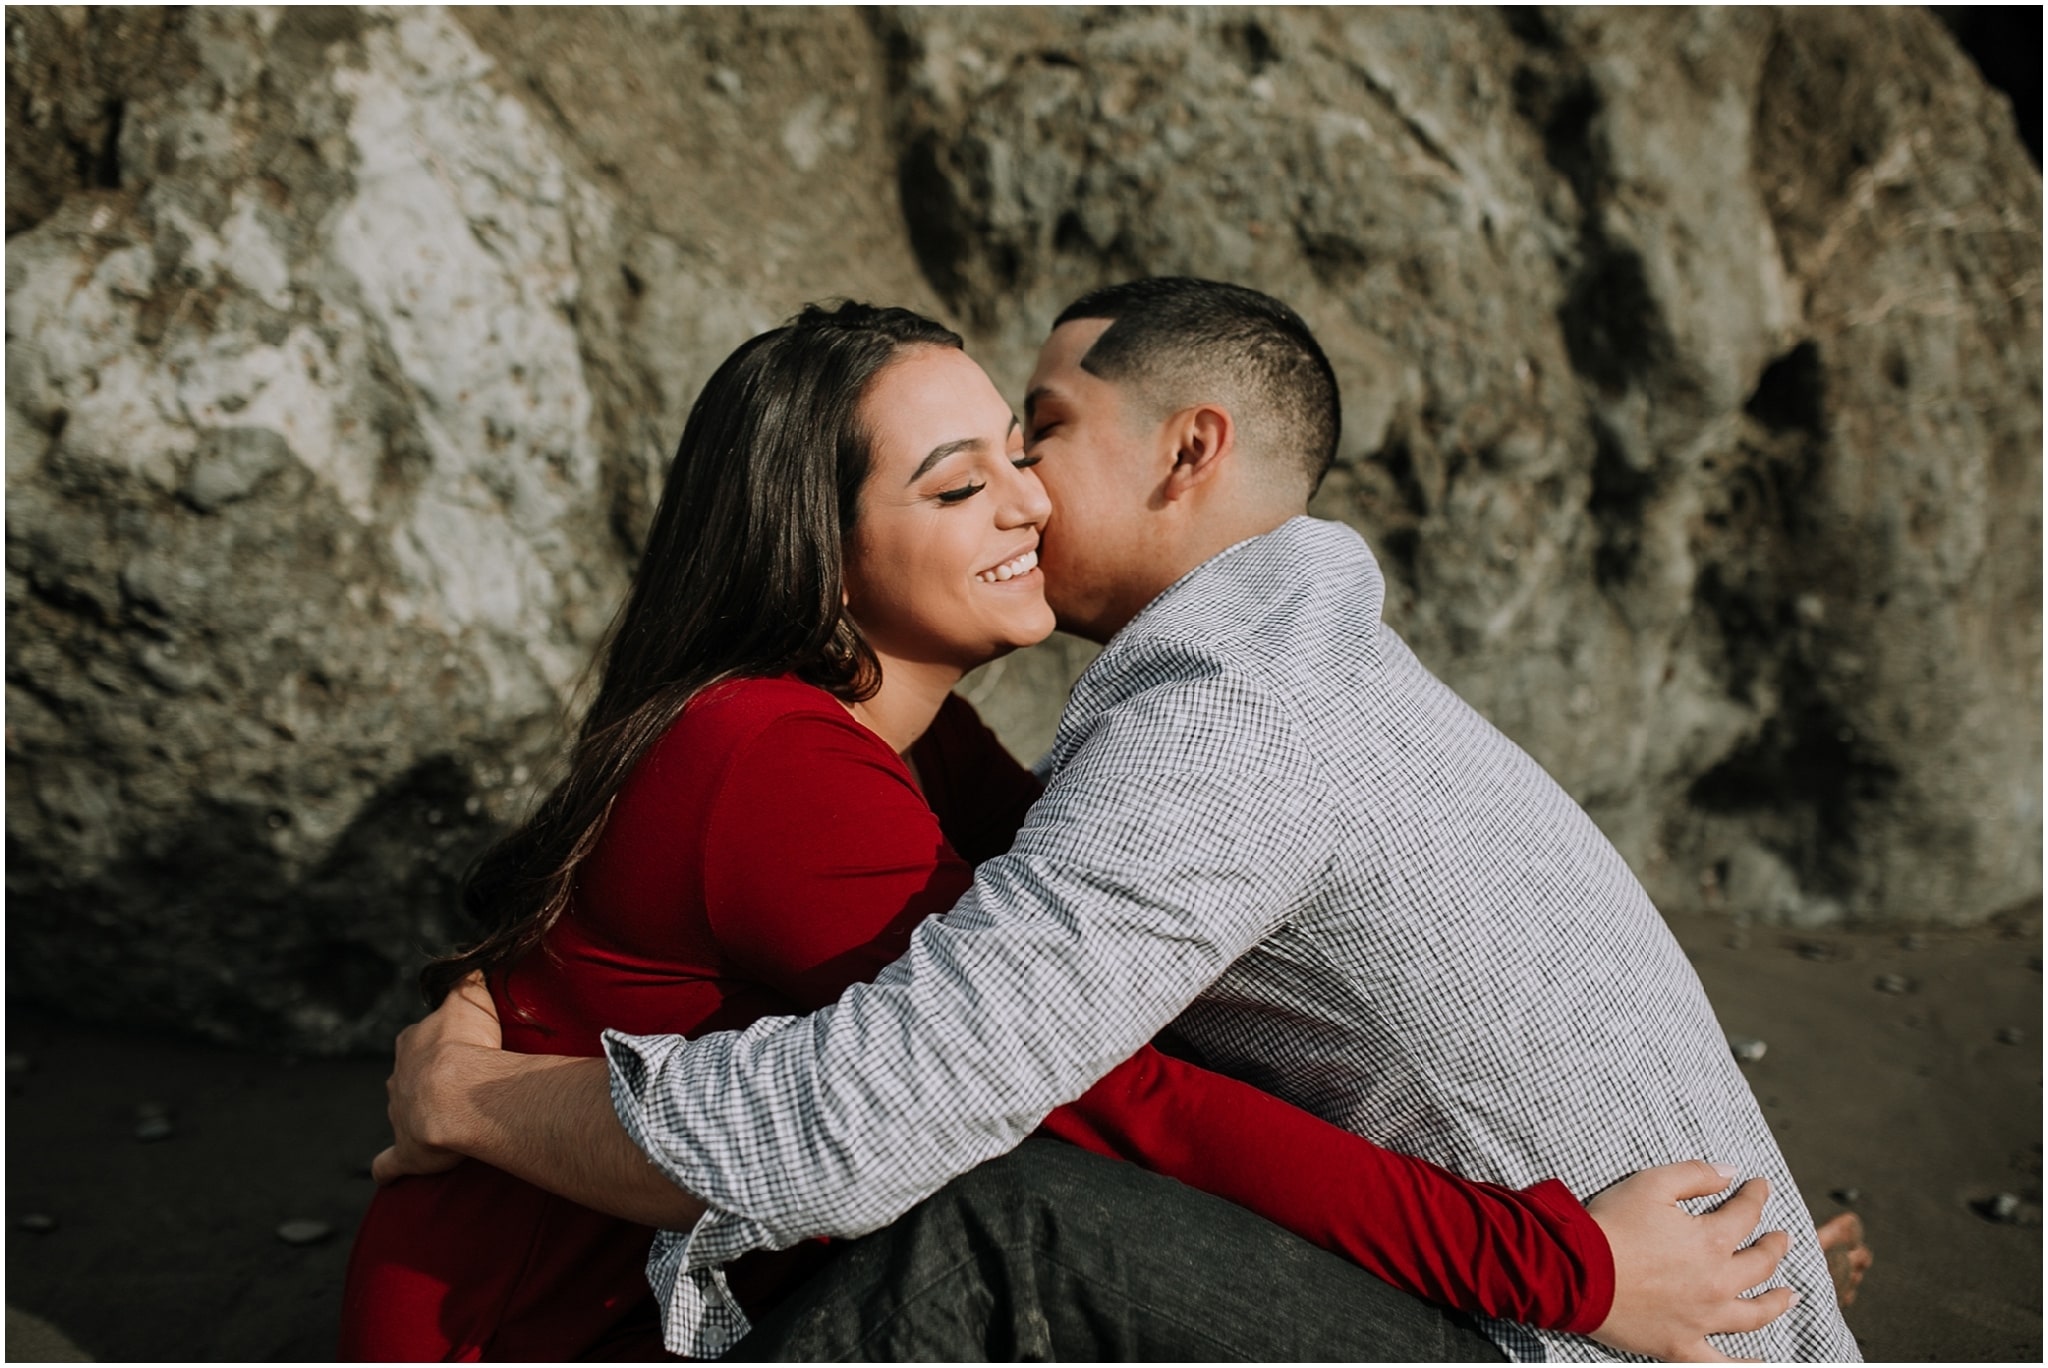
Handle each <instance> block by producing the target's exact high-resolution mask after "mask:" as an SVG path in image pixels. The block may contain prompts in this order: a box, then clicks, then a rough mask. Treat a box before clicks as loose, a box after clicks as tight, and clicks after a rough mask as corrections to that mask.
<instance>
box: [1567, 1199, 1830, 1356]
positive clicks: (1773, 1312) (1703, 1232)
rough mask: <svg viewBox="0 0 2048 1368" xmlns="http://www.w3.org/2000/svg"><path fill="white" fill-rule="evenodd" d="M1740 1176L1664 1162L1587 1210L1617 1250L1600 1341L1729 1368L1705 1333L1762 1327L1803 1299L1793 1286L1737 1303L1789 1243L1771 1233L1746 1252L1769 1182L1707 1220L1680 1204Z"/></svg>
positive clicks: (1729, 1202)
mask: <svg viewBox="0 0 2048 1368" xmlns="http://www.w3.org/2000/svg"><path fill="white" fill-rule="evenodd" d="M1734 1176H1735V1172H1734V1170H1733V1169H1726V1168H1722V1167H1719V1166H1716V1165H1714V1164H1709V1163H1707V1162H1706V1161H1704V1160H1698V1159H1695V1160H1689V1161H1687V1162H1685V1163H1682V1164H1665V1165H1663V1166H1662V1167H1660V1168H1653V1169H1644V1170H1643V1171H1642V1172H1641V1173H1638V1174H1636V1175H1634V1176H1633V1177H1630V1178H1627V1179H1624V1180H1623V1181H1621V1182H1619V1183H1616V1184H1614V1185H1613V1186H1612V1187H1610V1188H1607V1189H1605V1190H1604V1191H1602V1192H1600V1193H1599V1194H1598V1195H1596V1196H1595V1197H1594V1198H1593V1200H1592V1201H1590V1202H1588V1203H1586V1210H1587V1211H1588V1212H1589V1213H1591V1215H1592V1217H1593V1219H1594V1221H1596V1222H1598V1223H1599V1226H1600V1229H1601V1230H1602V1231H1604V1232H1606V1235H1607V1243H1608V1246H1609V1247H1610V1248H1611V1249H1612V1250H1613V1251H1614V1307H1613V1309H1612V1310H1611V1311H1609V1312H1608V1315H1607V1319H1606V1320H1605V1321H1603V1322H1601V1325H1600V1328H1599V1329H1597V1330H1595V1331H1594V1332H1593V1338H1594V1339H1596V1340H1599V1341H1600V1342H1601V1343H1602V1344H1607V1345H1611V1346H1613V1347H1614V1348H1616V1349H1626V1350H1629V1351H1631V1352H1633V1353H1637V1354H1647V1355H1649V1356H1650V1357H1651V1358H1658V1359H1666V1360H1670V1361H1685V1362H1726V1361H1727V1355H1725V1354H1723V1353H1721V1352H1720V1351H1719V1350H1717V1349H1715V1348H1714V1346H1713V1345H1711V1344H1709V1343H1707V1336H1708V1335H1716V1334H1731V1333H1734V1332H1737V1331H1744V1330H1756V1329H1760V1328H1762V1327H1763V1326H1765V1325H1768V1324H1770V1322H1772V1321H1774V1320H1776V1319H1777V1318H1778V1317H1779V1316H1782V1315H1783V1314H1785V1312H1786V1311H1788V1310H1790V1309H1791V1308H1792V1306H1793V1305H1794V1304H1795V1303H1796V1302H1797V1301H1798V1300H1799V1294H1798V1293H1796V1292H1794V1291H1793V1290H1792V1289H1791V1288H1789V1287H1780V1288H1776V1289H1774V1290H1772V1291H1769V1292H1764V1293H1760V1294H1759V1295H1757V1296H1755V1297H1750V1298H1746V1299H1745V1298H1743V1297H1741V1296H1739V1295H1737V1294H1739V1293H1742V1292H1746V1291H1748V1290H1749V1289H1750V1288H1752V1287H1755V1286H1757V1285H1758V1284H1759V1283H1761V1282H1763V1281H1764V1280H1765V1279H1766V1278H1768V1277H1770V1276H1771V1274H1772V1273H1774V1272H1775V1271H1776V1270H1777V1267H1778V1261H1779V1260H1780V1259H1783V1258H1784V1257H1785V1250H1786V1249H1787V1248H1788V1247H1789V1245H1790V1243H1791V1241H1790V1240H1789V1238H1788V1237H1787V1236H1786V1234H1785V1232H1784V1231H1782V1230H1774V1231H1771V1232H1769V1233H1768V1234H1766V1235H1764V1236H1762V1237H1761V1238H1759V1239H1758V1240H1757V1241H1756V1243H1755V1244H1752V1245H1750V1246H1749V1247H1748V1248H1747V1249H1740V1248H1739V1246H1741V1245H1742V1244H1743V1242H1744V1241H1746V1240H1748V1239H1749V1235H1750V1232H1751V1231H1753V1230H1755V1229H1756V1225H1757V1221H1758V1220H1759V1219H1760V1218H1761V1217H1762V1215H1763V1210H1764V1199H1765V1198H1766V1197H1768V1196H1769V1195H1770V1191H1771V1189H1770V1184H1768V1183H1766V1182H1765V1181H1764V1180H1763V1179H1761V1178H1756V1179H1752V1180H1751V1181H1749V1182H1747V1183H1744V1184H1743V1185H1742V1186H1741V1187H1740V1188H1739V1189H1737V1190H1736V1193H1735V1195H1734V1196H1733V1197H1730V1198H1729V1199H1728V1200H1727V1201H1726V1202H1723V1203H1722V1204H1721V1205H1720V1207H1718V1208H1717V1209H1715V1210H1713V1211H1710V1212H1708V1213H1707V1214H1706V1215H1704V1216H1694V1215H1691V1214H1690V1213H1688V1212H1687V1211H1686V1210H1685V1209H1684V1208H1683V1207H1681V1206H1679V1205H1678V1202H1679V1200H1680V1199H1681V1198H1686V1197H1711V1196H1713V1195H1714V1194H1715V1193H1717V1192H1721V1191H1722V1190H1724V1189H1725V1188H1726V1187H1727V1186H1728V1183H1729V1181H1730V1180H1731V1179H1732V1178H1733V1177H1734Z"/></svg>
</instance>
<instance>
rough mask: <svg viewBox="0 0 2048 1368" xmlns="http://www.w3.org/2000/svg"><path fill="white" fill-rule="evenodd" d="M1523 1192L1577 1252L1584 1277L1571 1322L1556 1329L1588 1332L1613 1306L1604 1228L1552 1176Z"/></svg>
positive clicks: (1611, 1256)
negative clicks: (1579, 1297)
mask: <svg viewBox="0 0 2048 1368" xmlns="http://www.w3.org/2000/svg"><path fill="white" fill-rule="evenodd" d="M1522 1195H1523V1196H1524V1197H1525V1198H1527V1199H1528V1200H1529V1202H1530V1204H1531V1205H1532V1206H1534V1207H1536V1208H1537V1210H1538V1211H1540V1212H1541V1213H1542V1214H1543V1215H1545V1216H1547V1217H1548V1218H1549V1220H1548V1222H1547V1224H1549V1226H1550V1228H1551V1231H1552V1232H1553V1233H1554V1234H1556V1235H1557V1237H1558V1238H1559V1240H1560V1241H1561V1242H1562V1243H1563V1244H1564V1246H1565V1247H1566V1248H1567V1249H1569V1250H1570V1251H1571V1252H1572V1254H1573V1255H1575V1256H1576V1258H1577V1260H1578V1264H1579V1268H1580V1270H1581V1271H1582V1275H1583V1278H1584V1282H1583V1285H1582V1292H1581V1299H1580V1301H1579V1304H1578V1306H1577V1307H1576V1308H1574V1310H1573V1313H1572V1318H1571V1320H1570V1322H1569V1323H1567V1324H1565V1325H1561V1326H1559V1327H1558V1329H1560V1330H1563V1331H1565V1332H1566V1333H1568V1334H1573V1335H1590V1334H1592V1333H1593V1332H1594V1331H1595V1330H1598V1329H1599V1328H1600V1326H1601V1324H1602V1323H1603V1322H1604V1321H1606V1319H1607V1315H1608V1313H1609V1312H1611V1311H1612V1310H1614V1250H1613V1249H1612V1248H1611V1247H1610V1246H1609V1245H1608V1243H1607V1232H1606V1231H1604V1230H1602V1229H1601V1228H1600V1223H1599V1222H1598V1221H1595V1220H1594V1219H1593V1217H1592V1214H1591V1213H1590V1212H1588V1211H1587V1210H1586V1208H1585V1206H1584V1205H1583V1204H1581V1203H1580V1201H1579V1199H1578V1198H1577V1197H1574V1196H1573V1195H1572V1190H1571V1189H1570V1188H1568V1187H1566V1186H1565V1185H1564V1184H1563V1183H1560V1182H1559V1181H1558V1180H1557V1179H1555V1178H1546V1179H1544V1180H1543V1181H1542V1182H1540V1183H1538V1184H1536V1185H1535V1186H1534V1187H1527V1188H1523V1189H1522Z"/></svg>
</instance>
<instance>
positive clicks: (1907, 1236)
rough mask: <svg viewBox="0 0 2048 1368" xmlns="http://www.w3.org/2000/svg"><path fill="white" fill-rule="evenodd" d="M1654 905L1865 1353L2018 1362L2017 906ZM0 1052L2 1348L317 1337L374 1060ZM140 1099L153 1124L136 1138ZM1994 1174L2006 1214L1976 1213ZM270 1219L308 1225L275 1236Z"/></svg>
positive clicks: (180, 1052) (2023, 1345) (53, 1042)
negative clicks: (1843, 1219) (1794, 924)
mask: <svg viewBox="0 0 2048 1368" xmlns="http://www.w3.org/2000/svg"><path fill="white" fill-rule="evenodd" d="M1674 929H1675V930H1676V931H1677V932H1678V935H1679V939H1680V940H1681V942H1682V943H1683V944H1684V945H1685V946H1686V948H1687V950H1688V951H1689V952H1690V953H1691V954H1692V955H1693V958H1694V962H1695V964H1696V965H1697V966H1698V968H1699V971H1700V976H1701V978H1702V980H1703V981H1704V982H1705V983H1706V985H1707V990H1708V993H1709V995H1710V996H1711V997H1712V998H1713V1000H1714V1003H1715V1005H1716V1007H1717V1008H1718V1010H1719V1011H1720V1013H1721V1018H1722V1023H1723V1025H1724V1026H1725V1027H1726V1028H1727V1030H1728V1031H1729V1033H1730V1034H1731V1035H1734V1036H1741V1037H1750V1038H1755V1039H1760V1040H1762V1041H1763V1042H1764V1043H1765V1046H1766V1049H1765V1053H1764V1055H1763V1057H1762V1058H1761V1059H1759V1060H1757V1061H1756V1062H1754V1063H1751V1064H1749V1065H1746V1066H1745V1067H1746V1070H1747V1072H1748V1073H1749V1076H1750V1078H1751V1081H1752V1084H1753V1085H1754V1087H1755V1089H1756V1092H1757V1096H1758V1099H1759V1100H1760V1101H1761V1102H1762V1103H1763V1106H1764V1110H1765V1113H1766V1114H1767V1115H1768V1116H1769V1117H1770V1118H1771V1120H1772V1124H1773V1125H1774V1127H1775V1128H1776V1129H1777V1131H1778V1134H1779V1137H1780V1140H1781V1142H1782V1143H1783V1145H1784V1148H1785V1153H1786V1155H1787V1157H1788V1158H1789V1159H1790V1161H1791V1164H1792V1169H1793V1172H1794V1173H1795V1174H1797V1175H1798V1176H1799V1180H1800V1184H1801V1187H1802V1189H1803V1191H1804V1192H1805V1194H1806V1197H1807V1200H1808V1203H1809V1205H1810V1206H1811V1208H1812V1210H1813V1211H1814V1213H1815V1216H1816V1217H1817V1218H1819V1219H1825V1218H1826V1217H1827V1216H1829V1215H1832V1214H1833V1213H1835V1212H1836V1211H1839V1210H1841V1209H1842V1205H1843V1200H1842V1199H1843V1198H1847V1199H1848V1200H1849V1201H1850V1202H1852V1203H1853V1205H1854V1207H1855V1209H1856V1210H1857V1211H1858V1212H1859V1213H1860V1214H1861V1215H1862V1217H1863V1219H1864V1221H1865V1223H1866V1225H1867V1226H1868V1227H1869V1232H1870V1239H1871V1243H1872V1245H1873V1247H1874V1248H1875V1250H1876V1252H1877V1259H1878V1262H1877V1264H1876V1266H1875V1268H1874V1269H1873V1270H1872V1271H1871V1273H1870V1275H1869V1277H1868V1279H1867V1280H1866V1281H1865V1283H1864V1288H1863V1292H1862V1295H1861V1297H1860V1298H1859V1299H1858V1301H1857V1303H1856V1305H1855V1306H1854V1307H1852V1308H1851V1309H1850V1312H1849V1323H1850V1325H1851V1327H1852V1328H1853V1329H1854V1330H1855V1331H1856V1334H1857V1337H1858V1339H1859V1340H1860V1341H1861V1342H1862V1344H1863V1348H1864V1353H1865V1354H1866V1356H1867V1357H1869V1358H1872V1359H1877V1360H1918V1359H1934V1360H2031V1361H2038V1360H2039V1359H2040V1358H2041V1352H2042V1329H2041V1327H2042V1321H2041V1271H2042V1270H2041V1224H2040V1211H2041V1117H2042V1111H2041V1104H2042V1098H2041V1058H2042V1056H2041V1045H2040V1040H2041V1025H2042V1020H2041V972H2040V965H2041V958H2040V957H2041V940H2040V927H2039V917H2038V914H2037V913H2036V914H2030V915H2028V916H2025V917H2018V918H2010V919H2007V920H2006V922H2005V923H2004V924H2003V925H2002V926H2000V927H1993V928H1987V929H1981V930H1976V931H1971V932H1924V933H1921V934H1920V935H1919V936H1917V937H1912V938H1908V937H1903V936H1901V935H1900V934H1899V933H1897V932H1830V933H1812V934H1795V933H1788V932H1781V931H1776V930H1749V931H1740V930H1737V929H1736V928H1734V927H1733V926H1732V925H1731V924H1730V923H1728V922H1726V921H1707V920H1680V921H1678V922H1676V924H1675V928H1674ZM1887 975H1896V976H1898V978H1897V980H1895V981H1889V986H1891V987H1893V988H1902V989H1903V991H1895V992H1888V991H1884V990H1883V989H1881V988H1880V987H1879V986H1878V984H1879V981H1880V980H1881V979H1883V978H1884V977H1885V976H1887ZM2001 1032H2006V1033H2007V1034H2008V1036H2010V1035H2011V1033H2013V1032H2018V1033H2019V1038H2018V1041H2017V1043H2007V1042H2006V1041H2003V1040H2001V1039H2000V1033H2001ZM7 1054H8V1074H7V1096H8V1103H9V1105H8V1110H7V1203H6V1205H7V1222H8V1231H7V1235H8V1238H7V1302H8V1305H9V1307H10V1310H9V1315H8V1321H7V1344H6V1350H7V1357H8V1358H10V1359H31V1358H35V1359H50V1358H57V1357H61V1356H64V1354H65V1353H66V1351H67V1349H69V1348H73V1347H75V1349H76V1350H78V1351H82V1353H83V1354H86V1355H90V1356H92V1357H94V1358H97V1359H101V1360H108V1359H201V1360H226V1359H318V1358H326V1357H331V1356H332V1352H333V1343H334V1333H335V1322H336V1316H337V1314H338V1311H339V1303H340V1289H341V1276H342V1269H343V1266H344V1264H345V1262H346V1260H347V1257H348V1242H349V1237H350V1234H351V1232H352V1231H353V1229H354V1225H355V1222H356V1220H357V1219H358V1218H359V1216H360V1214H361V1212H362V1209H363V1206H364V1204H365V1203H366V1202H367V1201H368V1198H369V1194H370V1182H369V1179H368V1176H367V1167H366V1166H367V1164H368V1162H369V1159H370V1156H371V1155H372V1154H374V1153H375V1152H376V1150H377V1149H378V1148H379V1146H380V1145H381V1144H382V1143H383V1141H384V1135H385V1130H384V1120H383V1079H384V1073H385V1068H384V1065H383V1063H382V1062H381V1061H377V1060H340V1061H335V1060H304V1061H294V1060H290V1059H280V1058H276V1057H266V1056H261V1055H255V1054H248V1053H237V1052H233V1051H228V1050H222V1049H217V1048H214V1047H210V1046H205V1045H198V1044H193V1043H189V1042H181V1041H172V1040H164V1039H160V1038H153V1037H147V1036H140V1035H135V1034H122V1033H118V1032H111V1031H105V1030H99V1029H91V1028H81V1027H75V1026H70V1025H66V1024H63V1023H61V1022H59V1021H57V1020H55V1019H53V1018H52V1017H50V1016H48V1015H46V1014H42V1013H37V1012H29V1011H26V1010H21V1009H14V1008H10V1010H9V1013H8V1031H7ZM156 1115H162V1116H163V1117H164V1118H165V1119H166V1120H168V1122H169V1129H170V1133H169V1134H168V1135H167V1136H164V1137H163V1138H160V1139H154V1140H142V1139H138V1138H137V1136H138V1131H139V1130H140V1129H142V1128H143V1127H144V1126H145V1124H146V1123H147V1122H148V1121H149V1120H150V1118H151V1117H152V1116H156ZM158 1129H161V1127H158ZM2001 1193H2003V1194H2007V1195H2008V1196H2009V1197H2010V1198H2012V1199H2016V1201H2017V1207H2016V1209H2015V1210H2014V1211H2013V1213H2012V1214H2014V1215H2016V1216H2017V1217H2018V1221H2017V1223H2007V1222H2002V1221H1996V1220H1993V1219H1990V1218H1988V1217H1987V1215H1985V1214H1984V1212H1985V1211H1986V1210H1993V1209H1996V1208H1994V1207H1993V1206H1992V1204H1993V1203H1994V1202H1995V1201H1996V1199H1997V1198H1998V1196H1999V1194H2001ZM1831 1194H1837V1195H1833V1196H1831ZM2008 1205H2010V1204H2008ZM35 1216H41V1217H48V1218H50V1220H52V1221H54V1223H55V1225H54V1229H49V1230H46V1231H40V1232H39V1231H37V1230H35V1229H32V1228H30V1227H29V1226H28V1225H25V1224H24V1221H25V1219H26V1218H30V1217H35ZM291 1221H316V1222H323V1223H325V1224H326V1225H327V1226H329V1227H330V1228H331V1230H332V1232H333V1233H332V1234H330V1235H329V1236H327V1237H326V1238H325V1239H322V1240H318V1241H316V1242H314V1243H311V1244H306V1245H291V1244H287V1243H285V1242H284V1241H283V1240H282V1239H280V1238H279V1236H278V1234H277V1231H278V1229H279V1227H280V1226H282V1225H284V1224H285V1223H287V1222H291Z"/></svg>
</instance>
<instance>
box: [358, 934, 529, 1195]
mask: <svg viewBox="0 0 2048 1368" xmlns="http://www.w3.org/2000/svg"><path fill="white" fill-rule="evenodd" d="M503 1047H504V1035H503V1033H502V1032H501V1031H500V1030H499V1027H498V1008H497V1004H495V1003H494V1002H492V1001H491V992H490V989H488V988H486V987H485V986H484V977H483V975H482V974H471V975H470V976H469V977H468V978H466V979H464V980H463V981H462V983H461V985H460V986H458V987H457V988H456V989H455V990H454V991H453V992H451V993H449V994H448V996H447V997H445V998H443V999H442V1000H441V1005H440V1006H439V1007H436V1008H435V1009H434V1010H433V1011H432V1012H429V1013H428V1014H427V1016H426V1018H425V1019H424V1020H422V1021H417V1022H414V1023H413V1024H412V1025H410V1026H408V1027H406V1028H405V1029H404V1030H403V1031H400V1032H399V1033H398V1042H397V1044H396V1045H395V1046H394V1047H393V1050H392V1053H393V1059H392V1065H391V1077H390V1078H388V1079H386V1080H385V1082H384V1095H385V1098H386V1105H385V1111H386V1114H387V1115H388V1116H389V1117H390V1118H391V1134H392V1143H391V1147H390V1148H389V1149H387V1150H385V1151H384V1152H383V1153H381V1154H379V1155H378V1156H377V1157H376V1159H375V1160H374V1161H372V1162H371V1164H370V1176H371V1177H373V1178H375V1179H376V1180H377V1181H378V1182H379V1183H388V1182H390V1181H391V1180H392V1179H394V1178H405V1177H409V1176H411V1175H414V1174H423V1173H440V1172H442V1171H443V1170H446V1169H451V1168H454V1167H455V1166H456V1165H457V1164H459V1163H461V1162H462V1155H461V1154H460V1153H458V1152H457V1151H455V1150H453V1149H450V1148H448V1147H446V1146H445V1145H443V1144H441V1143H439V1142H438V1138H437V1137H439V1136H440V1135H441V1134H442V1133H443V1131H444V1129H445V1123H446V1121H447V1120H448V1117H449V1113H450V1112H451V1110H452V1107H451V1105H450V1104H449V1103H448V1102H446V1101H444V1100H443V1099H442V1098H441V1097H440V1095H439V1093H438V1092H437V1090H436V1085H437V1083H439V1082H440V1081H441V1078H442V1072H443V1070H442V1068H441V1066H444V1065H446V1064H447V1063H448V1062H449V1060H450V1056H451V1054H454V1055H459V1054H460V1053H461V1052H462V1051H464V1050H474V1049H478V1048H482V1049H489V1050H498V1049H502V1048H503Z"/></svg>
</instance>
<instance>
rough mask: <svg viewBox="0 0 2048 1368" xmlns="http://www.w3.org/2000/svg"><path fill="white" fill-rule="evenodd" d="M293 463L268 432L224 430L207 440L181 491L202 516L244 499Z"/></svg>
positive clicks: (280, 442) (285, 446) (282, 444)
mask: <svg viewBox="0 0 2048 1368" xmlns="http://www.w3.org/2000/svg"><path fill="white" fill-rule="evenodd" d="M291 463H292V449H291V446H290V445H289V444H288V443H287V442H286V441H285V439H284V438H283V436H281V435H280V434H278V433H277V432H274V431H272V430H271V429H269V428H259V427H231V428H223V429H221V430H220V431H218V432H215V433H213V434H212V435H211V436H210V437H209V438H207V439H206V440H205V441H204V442H203V443H202V444H201V446H200V448H199V454H198V456H197V457H195V458H194V459H193V462H192V468H191V470H190V471H188V472H187V473H186V476H185V484H184V488H183V490H182V491H181V492H182V493H183V494H184V496H185V498H186V500H187V502H189V503H190V504H191V505H192V506H193V507H194V508H196V509H198V510H199V511H200V512H202V513H213V512H216V511H218V510H219V509H221V508H223V507H225V506H226V505H228V504H231V503H234V502H235V501H236V500H238V499H246V498H248V497H249V496H250V495H251V494H253V493H255V492H256V490H257V489H258V488H259V487H261V486H262V484H263V482H264V481H265V480H268V479H269V478H270V477H271V476H272V475H275V474H276V473H277V472H278V471H280V470H282V469H284V468H285V467H286V466H288V465H290V464H291Z"/></svg>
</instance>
